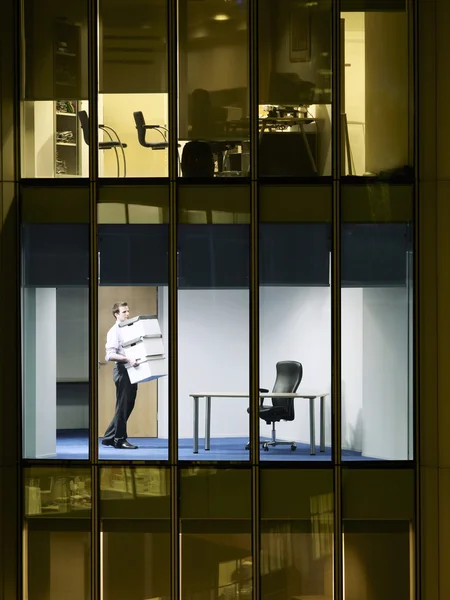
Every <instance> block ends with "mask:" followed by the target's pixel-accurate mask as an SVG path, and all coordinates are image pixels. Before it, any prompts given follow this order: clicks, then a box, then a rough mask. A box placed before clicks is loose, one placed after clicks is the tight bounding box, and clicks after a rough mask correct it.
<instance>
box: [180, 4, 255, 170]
mask: <svg viewBox="0 0 450 600" xmlns="http://www.w3.org/2000/svg"><path fill="white" fill-rule="evenodd" d="M178 9H179V16H178V44H179V45H178V76H179V80H178V100H179V107H178V108H179V125H178V127H179V129H178V136H179V142H180V148H179V153H180V157H181V161H180V166H181V169H180V174H181V175H182V176H183V177H213V176H215V177H239V176H241V175H242V176H246V175H248V172H249V167H250V164H249V163H250V161H249V91H248V87H249V73H248V27H247V25H248V3H247V0H238V1H236V2H217V1H216V0H205V1H203V2H197V1H196V0H179V1H178Z"/></svg>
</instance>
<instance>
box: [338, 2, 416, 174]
mask: <svg viewBox="0 0 450 600" xmlns="http://www.w3.org/2000/svg"><path fill="white" fill-rule="evenodd" d="M408 6H409V3H408V2H406V0H371V1H370V2H367V0H343V2H342V3H341V10H342V12H341V35H342V38H343V44H342V62H341V69H340V77H341V86H342V90H343V94H342V97H341V102H342V105H341V128H342V143H341V151H342V168H343V171H342V172H343V174H344V175H371V176H375V177H379V178H380V179H383V180H392V179H394V180H395V179H399V178H400V179H402V180H403V179H405V178H406V179H411V177H412V165H413V146H412V139H411V135H410V127H411V124H410V115H411V114H412V96H413V92H412V69H411V64H412V62H411V49H410V47H411V46H410V45H411V42H410V36H409V24H410V15H408ZM380 90H382V93H380Z"/></svg>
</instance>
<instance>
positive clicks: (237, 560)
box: [180, 468, 253, 600]
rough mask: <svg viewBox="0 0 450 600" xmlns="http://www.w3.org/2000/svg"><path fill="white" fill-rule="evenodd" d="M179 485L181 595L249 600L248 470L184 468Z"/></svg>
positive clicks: (194, 597)
mask: <svg viewBox="0 0 450 600" xmlns="http://www.w3.org/2000/svg"><path fill="white" fill-rule="evenodd" d="M180 483H181V504H180V511H181V539H180V549H181V593H182V597H183V598H188V599H196V600H197V599H198V600H202V599H205V600H207V599H209V598H221V599H224V600H225V599H230V600H231V599H233V600H234V599H238V598H240V599H241V600H250V599H251V597H252V587H253V585H252V558H251V555H252V550H251V527H250V524H251V522H250V472H249V471H247V470H239V471H237V470H236V471H233V470H217V469H207V470H204V469H201V468H200V469H199V468H197V469H195V470H183V471H182V474H181V481H180ZM199 565H201V566H200V567H199Z"/></svg>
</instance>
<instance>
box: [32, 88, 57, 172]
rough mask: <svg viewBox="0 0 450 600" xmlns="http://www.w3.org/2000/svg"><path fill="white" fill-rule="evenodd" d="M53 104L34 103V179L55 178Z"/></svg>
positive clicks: (51, 102) (49, 101) (45, 102)
mask: <svg viewBox="0 0 450 600" xmlns="http://www.w3.org/2000/svg"><path fill="white" fill-rule="evenodd" d="M54 131H55V104H54V102H53V101H52V100H46V101H42V102H35V103H34V155H35V159H36V165H35V175H34V176H35V177H54V176H55V135H54ZM31 139H32V138H31Z"/></svg>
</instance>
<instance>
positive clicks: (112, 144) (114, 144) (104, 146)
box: [78, 110, 127, 177]
mask: <svg viewBox="0 0 450 600" xmlns="http://www.w3.org/2000/svg"><path fill="white" fill-rule="evenodd" d="M78 118H79V120H80V125H81V129H82V131H83V137H84V141H85V142H86V144H87V145H88V146H89V143H90V136H89V117H88V114H87V112H86V111H85V110H80V111H79V112H78ZM98 127H99V129H101V130H102V131H104V132H105V133H106V135H107V136H108V137H109V141H107V142H99V143H98V147H99V149H100V150H110V149H111V148H112V149H113V150H114V152H115V153H116V161H117V177H120V168H119V155H118V153H117V148H120V149H121V150H122V156H123V176H124V177H126V176H127V161H126V158H125V151H124V148H126V147H127V145H126V144H124V143H123V142H121V140H120V138H119V136H118V135H117V132H116V131H115V130H114V129H113V128H112V127H109V126H108V125H99V126H98ZM110 131H112V132H113V133H114V135H115V136H116V138H117V141H115V140H113V138H112V137H111V134H110V133H109V132H110Z"/></svg>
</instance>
